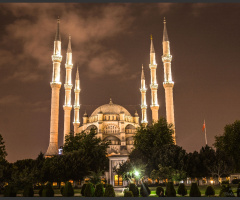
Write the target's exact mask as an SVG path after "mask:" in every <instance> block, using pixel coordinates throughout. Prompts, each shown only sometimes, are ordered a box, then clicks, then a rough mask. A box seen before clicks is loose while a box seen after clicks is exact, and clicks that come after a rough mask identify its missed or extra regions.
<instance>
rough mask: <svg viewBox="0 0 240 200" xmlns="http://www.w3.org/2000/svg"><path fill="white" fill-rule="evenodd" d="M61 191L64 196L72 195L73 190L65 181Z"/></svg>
mask: <svg viewBox="0 0 240 200" xmlns="http://www.w3.org/2000/svg"><path fill="white" fill-rule="evenodd" d="M61 189H62V188H61ZM61 193H62V195H63V196H64V197H73V196H74V190H73V187H72V184H71V183H70V182H68V181H67V182H66V183H65V186H64V187H63V191H61Z"/></svg>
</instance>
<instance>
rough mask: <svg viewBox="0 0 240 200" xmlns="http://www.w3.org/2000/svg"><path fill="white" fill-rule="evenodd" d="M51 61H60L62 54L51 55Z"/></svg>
mask: <svg viewBox="0 0 240 200" xmlns="http://www.w3.org/2000/svg"><path fill="white" fill-rule="evenodd" d="M52 61H53V62H62V56H61V55H52Z"/></svg>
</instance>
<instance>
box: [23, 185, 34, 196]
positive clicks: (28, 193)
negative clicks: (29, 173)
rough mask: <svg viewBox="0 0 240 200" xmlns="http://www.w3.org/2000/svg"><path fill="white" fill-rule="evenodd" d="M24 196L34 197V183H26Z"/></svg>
mask: <svg viewBox="0 0 240 200" xmlns="http://www.w3.org/2000/svg"><path fill="white" fill-rule="evenodd" d="M23 196H24V197H33V196H34V191H33V187H32V185H26V186H25V187H24V190H23Z"/></svg>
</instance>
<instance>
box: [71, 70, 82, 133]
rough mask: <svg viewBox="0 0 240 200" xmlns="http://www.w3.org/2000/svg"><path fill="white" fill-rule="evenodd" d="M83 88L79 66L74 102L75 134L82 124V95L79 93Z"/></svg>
mask: <svg viewBox="0 0 240 200" xmlns="http://www.w3.org/2000/svg"><path fill="white" fill-rule="evenodd" d="M80 91H81V89H80V79H79V73H78V68H77V73H76V79H75V89H74V92H75V102H74V122H73V126H74V134H76V133H77V129H78V127H79V125H80V121H79V109H80V97H79V93H80Z"/></svg>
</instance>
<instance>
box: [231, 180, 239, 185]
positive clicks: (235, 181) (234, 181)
mask: <svg viewBox="0 0 240 200" xmlns="http://www.w3.org/2000/svg"><path fill="white" fill-rule="evenodd" d="M238 183H240V179H233V180H232V184H238Z"/></svg>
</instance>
